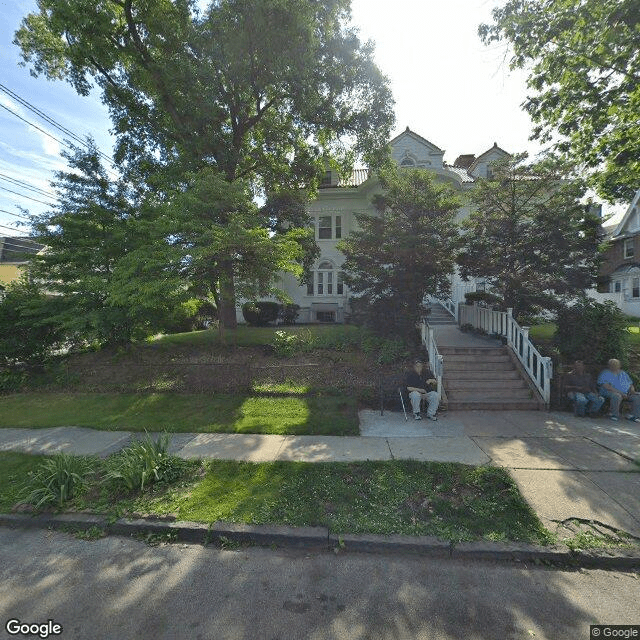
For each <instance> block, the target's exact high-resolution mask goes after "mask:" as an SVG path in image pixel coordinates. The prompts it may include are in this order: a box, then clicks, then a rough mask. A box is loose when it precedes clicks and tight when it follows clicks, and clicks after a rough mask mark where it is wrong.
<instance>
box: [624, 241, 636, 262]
mask: <svg viewBox="0 0 640 640" xmlns="http://www.w3.org/2000/svg"><path fill="white" fill-rule="evenodd" d="M633 253H634V251H633V238H627V239H626V240H625V241H624V257H625V260H626V259H628V258H633Z"/></svg>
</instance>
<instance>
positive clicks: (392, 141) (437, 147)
mask: <svg viewBox="0 0 640 640" xmlns="http://www.w3.org/2000/svg"><path fill="white" fill-rule="evenodd" d="M407 134H408V135H410V136H413V137H414V138H415V139H416V140H418V141H420V142H422V143H423V144H426V145H427V146H429V147H431V148H432V149H433V150H434V151H436V152H438V153H444V151H443V150H442V149H441V148H440V147H439V146H438V145H436V144H433V142H431V141H429V140H427V139H426V138H423V137H422V136H420V135H418V134H417V133H416V132H415V131H411V129H409V127H407V128H406V129H405V130H404V131H403V132H402V133H401V134H399V135H397V136H396V137H395V138H393V140H390V141H389V144H390V145H393V144H394V143H395V142H397V141H398V140H399V139H400V138H402V136H406V135H407Z"/></svg>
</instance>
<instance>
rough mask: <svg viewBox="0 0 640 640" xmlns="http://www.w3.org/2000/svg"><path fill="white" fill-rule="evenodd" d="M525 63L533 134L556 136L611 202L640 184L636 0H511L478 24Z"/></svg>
mask: <svg viewBox="0 0 640 640" xmlns="http://www.w3.org/2000/svg"><path fill="white" fill-rule="evenodd" d="M479 33H480V36H481V38H482V39H483V41H484V42H485V44H490V43H493V42H501V41H505V42H507V43H508V44H509V45H510V46H511V47H512V50H513V56H512V57H511V67H512V68H521V69H526V70H527V71H528V73H529V78H528V86H529V88H530V89H531V90H532V91H533V93H532V95H530V96H529V97H528V98H527V100H526V101H525V104H524V107H525V109H526V110H527V112H528V113H529V114H530V115H531V117H532V118H533V120H534V122H535V123H536V125H537V126H536V128H535V129H534V134H533V137H534V138H538V139H540V140H542V141H549V140H551V139H554V142H555V143H557V144H556V148H557V150H558V151H560V152H561V153H562V154H563V155H564V156H565V158H567V159H570V160H571V161H572V162H573V163H574V164H576V165H581V166H582V167H584V168H585V169H586V170H587V171H588V172H589V173H590V176H591V183H592V184H593V185H594V186H595V187H596V188H597V190H598V191H599V192H600V194H601V195H603V196H605V197H607V198H609V199H611V200H629V199H631V197H632V196H633V194H634V192H635V191H636V190H637V189H640V10H639V9H638V2H637V0H579V1H577V0H509V1H508V2H506V4H504V5H503V6H502V7H499V8H497V9H494V11H493V23H492V24H489V25H487V24H484V25H481V26H480V29H479Z"/></svg>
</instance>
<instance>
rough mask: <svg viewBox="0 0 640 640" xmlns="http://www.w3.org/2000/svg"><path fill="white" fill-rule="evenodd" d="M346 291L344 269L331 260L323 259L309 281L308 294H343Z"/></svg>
mask: <svg viewBox="0 0 640 640" xmlns="http://www.w3.org/2000/svg"><path fill="white" fill-rule="evenodd" d="M345 292H346V288H345V285H344V278H343V275H342V271H338V270H337V269H336V267H335V265H334V264H333V262H331V261H330V260H323V261H322V262H320V264H319V265H318V268H317V269H316V270H315V271H314V272H313V273H312V274H311V279H310V281H309V282H307V295H308V296H336V295H337V296H343V295H344V294H345Z"/></svg>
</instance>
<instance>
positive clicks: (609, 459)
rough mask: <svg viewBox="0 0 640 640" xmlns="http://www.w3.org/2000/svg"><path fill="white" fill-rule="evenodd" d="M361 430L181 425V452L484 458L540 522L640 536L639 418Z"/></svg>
mask: <svg viewBox="0 0 640 640" xmlns="http://www.w3.org/2000/svg"><path fill="white" fill-rule="evenodd" d="M360 422H361V436H360V437H357V436H349V437H339V436H278V435H258V434H221V433H220V434H218V433H180V434H172V435H171V447H170V450H171V452H172V453H175V454H176V455H178V456H180V457H183V458H198V457H203V458H215V459H235V460H245V461H254V462H263V461H270V460H298V461H307V462H327V461H340V462H350V461H357V460H391V459H417V460H423V461H438V462H462V463H465V464H472V465H478V464H485V463H492V464H495V465H499V466H503V467H505V468H507V469H508V470H509V473H510V474H511V475H512V477H513V478H514V480H515V481H516V483H517V484H518V487H519V488H520V490H521V491H522V493H523V495H524V496H525V498H526V499H527V500H528V501H529V503H530V504H531V506H532V507H533V508H534V509H535V510H536V512H537V513H538V515H539V517H540V518H541V519H542V520H543V522H545V524H546V525H547V526H553V524H554V523H556V522H562V521H564V520H567V519H569V518H580V519H584V520H591V521H596V522H600V523H603V524H604V525H606V526H609V527H615V528H617V529H622V530H625V531H627V532H629V533H632V534H633V535H636V536H638V537H640V466H639V465H638V464H636V463H634V462H633V461H634V460H640V425H638V424H635V423H631V422H627V421H621V422H618V423H615V422H611V421H609V420H607V419H605V418H602V419H596V420H590V419H584V418H583V419H580V418H575V417H573V416H572V415H571V414H568V413H560V412H543V411H512V412H509V411H501V412H491V411H467V412H457V413H450V414H445V415H443V416H442V417H441V418H440V420H439V421H438V422H430V421H427V420H423V421H422V422H416V421H409V422H406V421H405V420H404V416H403V414H399V413H393V412H385V415H384V416H383V417H381V416H380V415H379V412H376V411H362V412H361V413H360ZM140 436H141V434H139V433H132V432H127V431H113V432H110V431H96V430H93V429H86V428H77V427H57V428H52V429H0V451H25V452H29V453H42V454H52V453H55V452H58V451H66V452H68V453H74V454H80V455H88V454H96V455H100V456H103V457H104V456H107V455H109V454H110V453H113V452H115V451H118V450H119V449H121V448H122V447H124V446H125V445H126V444H127V443H129V442H130V441H131V440H132V439H133V438H138V437H140Z"/></svg>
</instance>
